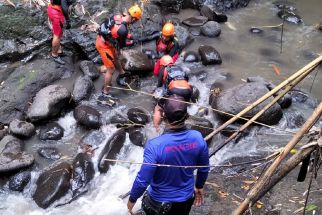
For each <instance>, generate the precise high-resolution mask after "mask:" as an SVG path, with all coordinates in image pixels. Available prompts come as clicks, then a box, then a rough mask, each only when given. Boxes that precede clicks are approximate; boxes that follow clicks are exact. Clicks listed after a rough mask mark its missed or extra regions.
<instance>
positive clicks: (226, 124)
mask: <svg viewBox="0 0 322 215" xmlns="http://www.w3.org/2000/svg"><path fill="white" fill-rule="evenodd" d="M321 61H322V55H320V56H319V57H317V58H316V59H315V60H313V61H312V62H310V63H309V64H307V65H306V66H304V67H303V68H302V69H300V70H299V71H297V72H296V73H294V74H293V75H291V76H290V77H289V78H288V79H286V80H285V81H283V82H282V83H280V84H279V85H278V86H276V87H275V88H274V89H272V90H271V91H269V92H268V93H266V94H265V95H263V96H262V97H261V98H259V99H258V100H257V101H255V102H254V103H253V104H251V105H249V106H248V107H246V108H245V109H244V110H242V111H241V112H239V113H238V114H237V115H235V116H234V117H232V118H231V119H230V120H228V121H227V122H225V123H224V124H222V125H221V126H219V127H218V128H217V129H215V130H214V131H213V132H211V133H210V134H209V135H207V136H206V137H205V140H209V139H210V138H212V137H213V136H214V135H216V134H218V133H219V132H220V131H221V130H222V129H224V128H226V127H227V126H228V125H230V124H231V123H233V122H235V121H236V120H237V119H238V118H240V117H241V116H243V115H244V114H245V113H247V112H248V111H250V110H252V109H253V108H254V107H256V106H257V105H259V104H260V103H262V102H263V101H265V100H266V99H267V98H269V97H270V96H272V95H274V94H275V93H277V92H278V91H279V90H280V89H282V88H283V87H285V86H286V85H288V84H290V83H291V82H292V81H293V80H294V79H296V78H297V77H298V76H300V75H301V74H302V73H304V72H306V71H307V70H309V69H311V68H315V67H316V66H318V65H319V64H320V63H321Z"/></svg>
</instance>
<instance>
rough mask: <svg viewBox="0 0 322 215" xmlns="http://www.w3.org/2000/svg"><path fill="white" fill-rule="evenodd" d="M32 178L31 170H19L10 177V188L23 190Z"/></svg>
mask: <svg viewBox="0 0 322 215" xmlns="http://www.w3.org/2000/svg"><path fill="white" fill-rule="evenodd" d="M30 179H31V173H30V172H29V171H24V172H19V173H17V174H16V175H14V176H12V177H11V178H10V179H9V189H10V190H12V191H19V192H21V191H23V189H24V188H25V187H26V185H27V184H28V183H29V181H30Z"/></svg>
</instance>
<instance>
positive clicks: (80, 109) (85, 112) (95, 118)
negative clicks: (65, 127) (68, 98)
mask: <svg viewBox="0 0 322 215" xmlns="http://www.w3.org/2000/svg"><path fill="white" fill-rule="evenodd" d="M74 117H75V119H76V121H77V122H78V123H79V124H81V125H84V126H86V127H88V128H99V127H100V126H101V114H100V113H99V112H98V111H97V110H96V109H94V108H93V107H91V106H88V105H79V106H77V107H76V108H75V110H74Z"/></svg>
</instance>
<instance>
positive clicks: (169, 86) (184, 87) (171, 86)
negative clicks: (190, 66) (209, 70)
mask: <svg viewBox="0 0 322 215" xmlns="http://www.w3.org/2000/svg"><path fill="white" fill-rule="evenodd" d="M160 66H161V69H160V71H159V73H158V87H162V86H163V87H164V93H163V95H162V96H163V97H168V96H171V95H174V94H175V95H178V96H181V97H183V98H184V99H185V101H187V102H188V101H190V99H191V96H192V86H191V85H190V84H189V82H188V81H189V78H188V76H187V74H186V73H185V72H184V71H183V69H182V68H181V67H180V66H176V65H174V61H173V58H172V57H171V56H170V55H164V56H163V57H162V58H161V59H160ZM164 102H165V99H162V98H161V99H159V101H158V104H157V105H156V106H155V108H154V114H153V125H154V127H155V128H156V129H157V130H159V126H160V124H161V120H162V112H163V109H162V107H163V106H164Z"/></svg>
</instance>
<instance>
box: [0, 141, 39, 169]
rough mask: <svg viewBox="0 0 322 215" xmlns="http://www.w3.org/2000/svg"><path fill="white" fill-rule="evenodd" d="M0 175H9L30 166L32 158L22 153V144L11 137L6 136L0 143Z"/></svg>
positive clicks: (32, 161)
mask: <svg viewBox="0 0 322 215" xmlns="http://www.w3.org/2000/svg"><path fill="white" fill-rule="evenodd" d="M1 146H2V147H3V146H4V148H3V150H2V152H1V153H0V173H10V172H14V171H17V170H19V169H22V168H26V167H29V166H31V165H32V164H33V163H34V156H33V155H31V154H28V153H26V152H23V148H24V143H23V142H22V141H21V140H19V139H17V138H15V137H12V136H6V137H4V138H3V139H2V140H1V141H0V147H1Z"/></svg>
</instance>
